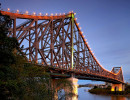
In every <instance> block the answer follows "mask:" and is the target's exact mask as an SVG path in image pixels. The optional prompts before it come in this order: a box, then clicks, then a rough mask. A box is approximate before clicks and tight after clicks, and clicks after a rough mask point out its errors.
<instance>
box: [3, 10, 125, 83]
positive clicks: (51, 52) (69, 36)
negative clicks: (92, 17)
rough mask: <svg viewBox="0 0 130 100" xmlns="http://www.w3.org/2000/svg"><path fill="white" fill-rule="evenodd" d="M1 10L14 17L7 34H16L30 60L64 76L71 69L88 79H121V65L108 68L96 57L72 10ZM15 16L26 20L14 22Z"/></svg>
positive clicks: (114, 81) (76, 75) (72, 71)
mask: <svg viewBox="0 0 130 100" xmlns="http://www.w3.org/2000/svg"><path fill="white" fill-rule="evenodd" d="M0 12H1V13H2V15H8V16H10V18H11V19H12V20H13V27H12V28H11V29H9V34H8V36H9V37H16V38H17V40H18V42H19V44H20V46H22V47H23V48H22V51H23V52H24V54H25V55H26V57H27V58H28V60H29V61H34V62H36V63H38V62H41V63H42V65H43V66H51V68H52V69H50V72H51V73H55V72H56V73H61V74H62V75H63V76H64V74H70V73H73V74H74V75H75V77H77V78H79V79H80V78H81V79H85V78H86V79H87V77H89V78H88V79H94V80H103V81H108V82H112V83H124V79H123V73H122V68H121V67H114V68H113V69H112V71H107V70H106V69H104V68H103V67H102V66H101V65H100V63H99V62H98V61H97V60H96V58H95V56H94V54H93V53H92V51H91V49H90V47H89V45H88V43H87V42H86V39H85V37H84V36H83V34H82V32H81V29H80V28H79V26H78V23H77V22H76V18H75V14H74V13H73V12H70V13H68V14H63V15H58V14H56V15H53V14H51V16H48V15H47V14H46V15H45V16H42V15H41V14H39V15H36V13H33V15H29V14H28V12H26V13H25V14H20V13H19V11H17V12H16V13H12V12H9V11H0ZM17 19H26V20H27V21H25V22H24V23H21V24H20V25H17V26H16V24H17V23H16V22H17ZM61 74H60V75H61ZM60 75H59V76H60ZM57 76H58V75H57Z"/></svg>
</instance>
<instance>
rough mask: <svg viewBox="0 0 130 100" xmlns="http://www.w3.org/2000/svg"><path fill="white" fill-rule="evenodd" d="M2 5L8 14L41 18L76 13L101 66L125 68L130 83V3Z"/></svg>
mask: <svg viewBox="0 0 130 100" xmlns="http://www.w3.org/2000/svg"><path fill="white" fill-rule="evenodd" d="M0 3H1V8H3V9H4V10H6V9H7V8H10V10H11V11H16V10H17V9H18V10H19V11H20V12H25V11H28V12H29V13H33V12H36V13H37V14H38V13H40V12H41V13H42V14H45V13H48V14H51V13H53V14H55V13H62V14H63V13H68V12H69V11H74V12H75V13H76V18H77V22H78V23H80V24H79V26H80V27H82V29H81V30H82V31H83V32H84V33H83V34H84V35H85V38H86V39H87V41H88V43H89V45H90V47H91V49H92V51H93V52H94V54H95V56H96V58H97V59H98V61H99V62H100V64H101V65H102V66H103V67H104V68H105V69H107V70H109V71H111V70H112V68H113V67H120V66H122V69H123V74H124V79H125V81H129V82H130V0H1V1H0ZM80 82H81V83H82V82H86V83H85V84H87V81H80ZM90 82H91V81H88V83H90ZM94 83H95V82H94Z"/></svg>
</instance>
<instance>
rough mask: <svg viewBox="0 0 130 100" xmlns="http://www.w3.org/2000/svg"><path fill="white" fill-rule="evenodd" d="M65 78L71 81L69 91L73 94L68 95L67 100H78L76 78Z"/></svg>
mask: <svg viewBox="0 0 130 100" xmlns="http://www.w3.org/2000/svg"><path fill="white" fill-rule="evenodd" d="M67 80H69V81H71V82H72V87H73V90H72V91H71V93H73V94H74V95H73V96H72V97H68V98H67V100H78V83H77V82H78V79H76V78H73V77H71V78H68V79H67Z"/></svg>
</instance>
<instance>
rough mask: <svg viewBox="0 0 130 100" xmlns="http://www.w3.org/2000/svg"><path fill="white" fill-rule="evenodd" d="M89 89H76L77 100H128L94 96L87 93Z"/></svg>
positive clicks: (129, 99)
mask: <svg viewBox="0 0 130 100" xmlns="http://www.w3.org/2000/svg"><path fill="white" fill-rule="evenodd" d="M88 89H90V88H88V87H82V88H78V95H79V96H78V100H130V98H126V97H122V96H105V95H95V94H91V93H89V92H87V90H88Z"/></svg>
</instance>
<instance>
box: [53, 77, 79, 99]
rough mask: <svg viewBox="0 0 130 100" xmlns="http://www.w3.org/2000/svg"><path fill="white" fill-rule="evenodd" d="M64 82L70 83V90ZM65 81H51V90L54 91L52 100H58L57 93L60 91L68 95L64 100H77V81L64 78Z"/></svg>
mask: <svg viewBox="0 0 130 100" xmlns="http://www.w3.org/2000/svg"><path fill="white" fill-rule="evenodd" d="M65 80H67V81H70V82H71V83H72V84H71V85H72V88H73V89H72V88H70V86H68V85H67V84H65V82H64V81H65ZM65 80H63V79H52V88H53V89H55V90H54V92H55V93H54V100H58V91H59V90H60V89H63V90H64V92H65V93H66V94H70V95H69V96H66V100H78V84H77V82H78V79H76V78H73V77H71V78H66V79H65ZM71 94H73V95H71Z"/></svg>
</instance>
